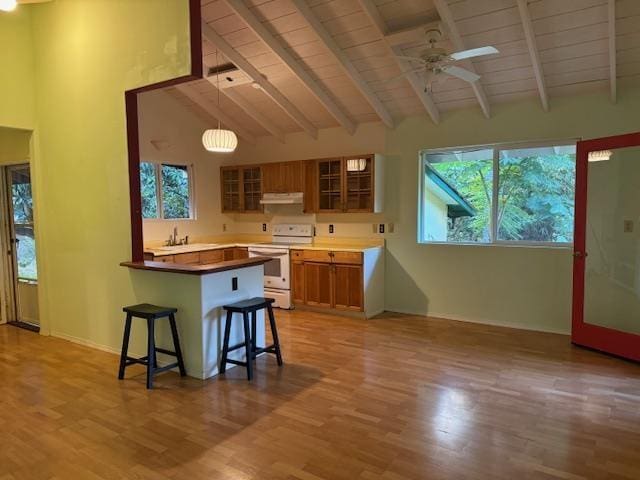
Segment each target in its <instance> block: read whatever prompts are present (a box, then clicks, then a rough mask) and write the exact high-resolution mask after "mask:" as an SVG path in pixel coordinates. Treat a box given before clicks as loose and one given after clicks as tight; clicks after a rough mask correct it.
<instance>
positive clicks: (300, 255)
mask: <svg viewBox="0 0 640 480" xmlns="http://www.w3.org/2000/svg"><path fill="white" fill-rule="evenodd" d="M291 260H304V251H303V250H291Z"/></svg>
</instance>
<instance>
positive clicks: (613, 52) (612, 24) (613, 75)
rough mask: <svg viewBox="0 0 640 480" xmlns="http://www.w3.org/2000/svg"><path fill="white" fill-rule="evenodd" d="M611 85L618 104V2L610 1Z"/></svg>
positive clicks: (614, 99) (612, 93)
mask: <svg viewBox="0 0 640 480" xmlns="http://www.w3.org/2000/svg"><path fill="white" fill-rule="evenodd" d="M607 7H608V17H609V84H610V93H611V101H612V102H613V103H616V101H617V97H618V74H617V71H616V70H617V60H616V0H609V4H608V5H607Z"/></svg>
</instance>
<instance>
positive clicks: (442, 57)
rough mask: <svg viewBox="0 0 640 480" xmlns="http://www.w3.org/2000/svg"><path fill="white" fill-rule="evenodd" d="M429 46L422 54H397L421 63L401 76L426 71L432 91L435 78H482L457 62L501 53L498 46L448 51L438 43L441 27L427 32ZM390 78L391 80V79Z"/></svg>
mask: <svg viewBox="0 0 640 480" xmlns="http://www.w3.org/2000/svg"><path fill="white" fill-rule="evenodd" d="M425 36H426V40H427V42H428V47H427V49H426V50H424V51H423V52H422V53H421V54H420V56H408V55H396V56H397V57H398V58H401V59H403V60H407V61H408V62H412V63H419V64H420V67H417V68H413V69H411V70H408V71H406V72H403V73H402V74H401V75H400V76H399V77H395V78H393V79H391V80H396V79H397V78H400V77H403V76H405V75H407V74H409V73H420V72H422V73H424V80H425V92H431V86H432V84H433V82H434V80H436V79H438V80H439V81H441V82H443V81H445V80H446V79H447V78H448V76H451V77H456V78H459V79H461V80H464V81H465V82H469V83H473V82H477V81H478V80H479V79H480V75H478V74H477V73H474V72H471V71H469V70H467V69H465V68H462V67H458V66H457V65H455V62H459V61H461V60H467V59H469V58H475V57H481V56H483V55H492V54H496V53H500V52H499V51H498V49H497V48H495V47H492V46H486V47H480V48H472V49H470V50H462V51H460V52H454V53H447V51H446V50H445V49H444V48H442V47H438V45H437V44H438V43H439V42H440V40H441V39H442V32H441V31H440V30H439V29H435V28H434V29H430V30H427V31H426V32H425ZM391 80H389V81H391Z"/></svg>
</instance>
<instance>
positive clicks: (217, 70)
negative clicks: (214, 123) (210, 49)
mask: <svg viewBox="0 0 640 480" xmlns="http://www.w3.org/2000/svg"><path fill="white" fill-rule="evenodd" d="M216 88H217V90H218V110H220V64H219V63H218V49H217V48H216ZM218 130H220V114H218Z"/></svg>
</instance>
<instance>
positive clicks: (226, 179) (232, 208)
mask: <svg viewBox="0 0 640 480" xmlns="http://www.w3.org/2000/svg"><path fill="white" fill-rule="evenodd" d="M241 174H242V168H240V167H221V168H220V183H221V187H222V189H221V190H222V211H223V212H228V213H231V212H240V211H242V209H241V203H242V199H241V192H240V190H241V187H240V185H241V182H240V175H241Z"/></svg>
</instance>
